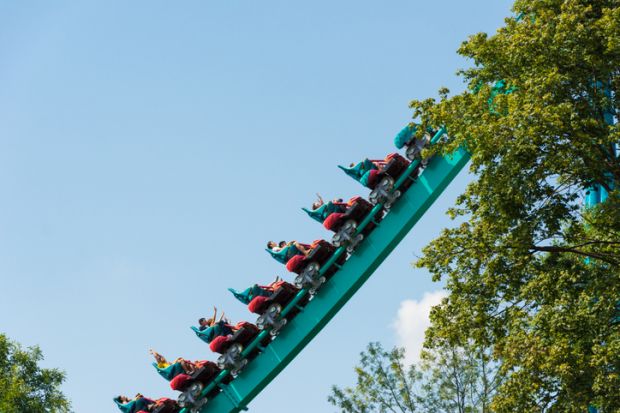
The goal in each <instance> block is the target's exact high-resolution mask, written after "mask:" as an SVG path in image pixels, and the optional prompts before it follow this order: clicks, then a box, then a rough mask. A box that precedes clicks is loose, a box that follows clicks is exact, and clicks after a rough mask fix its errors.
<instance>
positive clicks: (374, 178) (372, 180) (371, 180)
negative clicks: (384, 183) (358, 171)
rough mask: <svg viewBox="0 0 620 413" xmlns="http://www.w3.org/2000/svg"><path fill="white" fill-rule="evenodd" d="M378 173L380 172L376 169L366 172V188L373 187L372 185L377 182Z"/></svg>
mask: <svg viewBox="0 0 620 413" xmlns="http://www.w3.org/2000/svg"><path fill="white" fill-rule="evenodd" d="M379 174H381V172H380V171H379V170H378V169H373V170H371V171H370V173H369V174H368V188H372V189H374V187H375V186H376V185H377V184H378V183H379Z"/></svg>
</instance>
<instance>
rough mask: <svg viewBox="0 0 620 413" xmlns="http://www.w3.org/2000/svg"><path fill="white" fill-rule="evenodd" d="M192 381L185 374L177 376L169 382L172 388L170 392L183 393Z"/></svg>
mask: <svg viewBox="0 0 620 413" xmlns="http://www.w3.org/2000/svg"><path fill="white" fill-rule="evenodd" d="M192 381H193V379H192V378H191V377H190V376H188V375H187V374H179V375H178V376H176V377H175V378H174V379H172V380H171V381H170V388H172V390H177V391H183V390H185V388H186V387H187V386H189V384H190V383H191V382H192Z"/></svg>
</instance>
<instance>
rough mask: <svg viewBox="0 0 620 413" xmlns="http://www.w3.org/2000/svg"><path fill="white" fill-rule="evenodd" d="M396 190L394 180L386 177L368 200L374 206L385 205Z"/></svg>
mask: <svg viewBox="0 0 620 413" xmlns="http://www.w3.org/2000/svg"><path fill="white" fill-rule="evenodd" d="M392 188H394V178H392V177H391V176H385V177H383V179H381V182H379V185H377V186H376V187H375V189H373V190H372V192H371V193H370V195H369V196H368V198H369V199H370V202H372V203H373V204H374V205H377V204H382V203H385V201H386V200H387V199H389V195H390V191H391V190H392Z"/></svg>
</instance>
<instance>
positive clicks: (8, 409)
mask: <svg viewBox="0 0 620 413" xmlns="http://www.w3.org/2000/svg"><path fill="white" fill-rule="evenodd" d="M41 360H43V354H42V353H41V350H40V349H39V348H38V347H31V348H28V349H23V348H22V347H21V346H20V345H19V344H17V343H15V342H13V341H11V340H9V339H8V338H7V337H6V336H5V335H4V334H0V412H2V413H42V412H51V413H56V412H58V413H62V412H68V411H69V408H70V403H69V401H68V400H67V398H66V397H65V396H64V395H63V394H62V393H61V392H60V389H59V387H60V385H61V384H62V382H63V381H64V379H65V374H64V373H63V372H61V371H59V370H57V369H43V368H41V367H39V365H38V363H39V362H40V361H41Z"/></svg>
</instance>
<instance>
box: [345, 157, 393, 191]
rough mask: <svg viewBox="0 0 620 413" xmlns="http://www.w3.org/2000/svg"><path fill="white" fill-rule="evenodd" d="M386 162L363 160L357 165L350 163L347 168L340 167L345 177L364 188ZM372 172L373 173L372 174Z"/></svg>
mask: <svg viewBox="0 0 620 413" xmlns="http://www.w3.org/2000/svg"><path fill="white" fill-rule="evenodd" d="M386 163H387V162H386V161H384V160H382V159H375V160H370V159H368V158H366V159H364V160H363V161H361V162H358V163H357V164H355V163H351V164H350V165H349V167H348V168H344V167H342V166H341V167H340V169H342V170H343V171H344V172H345V173H346V174H347V175H349V176H350V177H351V178H353V179H355V180H356V181H358V182H360V183H361V184H362V185H364V186H368V181H369V179H370V177H371V176H372V175H373V174H377V173H378V172H379V169H380V168H381V167H382V166H383V165H385V164H386ZM373 171H374V172H373Z"/></svg>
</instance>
